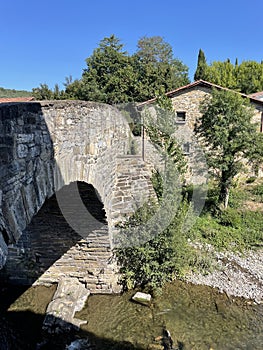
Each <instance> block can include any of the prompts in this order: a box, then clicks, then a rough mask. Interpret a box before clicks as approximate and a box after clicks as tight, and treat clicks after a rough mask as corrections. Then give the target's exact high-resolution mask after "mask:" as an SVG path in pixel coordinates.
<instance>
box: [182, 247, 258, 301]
mask: <svg viewBox="0 0 263 350" xmlns="http://www.w3.org/2000/svg"><path fill="white" fill-rule="evenodd" d="M194 246H195V247H196V248H197V249H200V248H204V247H202V246H201V245H199V244H195V245H194ZM205 249H206V251H208V252H210V253H211V254H212V256H213V259H214V262H215V267H216V268H215V270H214V271H213V272H211V273H208V274H206V275H203V274H201V273H193V272H192V273H190V274H189V275H187V276H186V282H189V283H193V284H199V285H206V286H211V287H213V288H217V289H218V290H219V291H220V292H221V293H223V292H224V293H226V294H227V295H228V296H235V297H243V298H246V299H252V300H254V302H256V303H257V304H260V303H263V248H260V249H258V250H249V251H246V252H243V253H242V254H241V253H233V252H216V251H214V250H213V248H212V246H210V245H206V246H205Z"/></svg>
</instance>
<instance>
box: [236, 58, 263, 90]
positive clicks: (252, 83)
mask: <svg viewBox="0 0 263 350" xmlns="http://www.w3.org/2000/svg"><path fill="white" fill-rule="evenodd" d="M236 79H237V85H238V88H239V90H240V91H241V92H243V93H245V94H251V93H253V92H258V91H262V90H263V64H262V63H258V62H256V61H243V62H242V63H241V64H240V65H239V66H238V67H237V68H236Z"/></svg>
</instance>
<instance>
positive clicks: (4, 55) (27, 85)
mask: <svg viewBox="0 0 263 350" xmlns="http://www.w3.org/2000/svg"><path fill="white" fill-rule="evenodd" d="M262 13H263V1H262V0H252V1H247V0H246V1H244V0H228V1H226V0H218V1H213V0H210V1H208V0H200V1H197V0H188V1H176V0H166V1H159V0H156V1H154V0H151V1H150V0H145V1H144V0H140V1H139V0H132V1H127V2H125V1H124V0H122V1H121V0H112V1H103V0H100V1H94V0H91V1H89V0H53V1H51V0H43V1H37V0H0V42H1V48H0V87H4V88H10V89H24V90H29V91H30V90H32V88H33V87H37V86H39V85H40V83H46V84H48V85H49V87H50V88H53V87H54V85H55V84H56V83H58V84H59V85H60V87H61V88H63V82H64V81H65V77H66V76H69V75H72V76H73V78H74V79H75V78H80V77H81V74H82V70H83V69H84V68H85V67H86V63H85V59H86V58H87V57H88V56H90V55H91V54H92V51H93V50H94V48H96V47H97V46H98V44H99V41H100V40H101V39H103V38H104V37H105V36H110V35H111V34H115V35H116V36H117V37H118V38H120V39H121V40H122V42H123V43H124V44H125V49H126V50H127V51H128V52H129V53H130V54H132V53H134V52H135V51H136V45H137V41H138V39H139V38H141V37H143V36H154V35H159V36H162V37H163V38H164V40H165V41H167V42H168V43H169V44H171V45H172V47H173V51H174V55H175V57H176V58H179V59H180V60H181V61H183V63H184V64H186V65H187V66H188V67H189V76H190V79H191V80H192V79H193V74H194V72H195V69H196V63H197V55H198V51H199V48H202V49H203V51H204V52H205V55H206V58H207V61H208V63H210V62H212V61H215V60H220V61H222V60H225V59H227V58H230V59H231V61H232V62H234V61H235V58H236V57H237V58H238V60H239V62H240V63H241V62H242V61H243V60H255V61H258V62H260V61H261V60H263V47H262V38H263V24H262V22H263V20H262V18H263V17H262Z"/></svg>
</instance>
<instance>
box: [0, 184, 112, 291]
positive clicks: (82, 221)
mask: <svg viewBox="0 0 263 350" xmlns="http://www.w3.org/2000/svg"><path fill="white" fill-rule="evenodd" d="M75 186H77V188H78V190H79V198H80V200H82V202H83V206H84V207H85V214H86V216H85V217H82V212H81V210H80V209H79V205H78V202H77V206H76V207H74V198H70V197H69V198H68V203H69V206H68V210H70V211H71V214H72V215H73V216H74V217H75V218H76V222H77V223H78V224H79V225H81V226H82V229H83V228H85V233H86V237H85V239H84V238H83V236H82V235H80V234H79V233H78V231H77V232H76V231H75V230H74V229H73V228H72V227H71V226H70V225H69V224H68V222H67V221H66V219H65V218H64V215H63V213H62V212H61V209H60V206H59V205H58V202H57V199H56V197H57V196H59V195H60V193H61V192H63V191H64V192H65V195H70V189H71V187H73V188H74V187H75ZM87 213H88V214H89V215H87ZM89 218H90V220H89ZM110 258H111V249H110V240H109V234H108V225H107V219H106V215H105V211H104V208H103V203H102V202H101V201H100V198H98V195H97V192H96V190H95V188H94V187H93V186H92V185H90V184H86V183H84V182H76V183H72V184H70V185H67V186H64V187H63V188H62V189H61V190H60V191H58V193H57V194H54V195H53V196H51V197H50V198H49V199H47V200H46V201H45V203H44V205H43V206H42V207H41V209H40V210H39V212H38V213H37V214H36V215H35V216H34V217H33V219H32V220H31V223H30V224H29V225H28V226H27V228H26V229H25V230H24V231H23V234H22V235H21V237H20V239H19V240H18V242H17V244H15V245H13V246H12V247H10V248H9V258H8V260H7V263H6V265H5V267H4V269H3V270H1V271H0V276H1V279H2V281H5V282H6V283H11V284H20V285H31V284H33V283H34V282H35V281H36V280H38V279H39V281H38V283H56V282H58V280H59V278H60V277H63V276H68V277H78V279H79V280H80V281H82V282H84V283H86V284H87V287H88V288H90V289H91V290H94V289H96V288H100V284H99V279H102V280H103V273H100V272H101V270H103V269H104V271H105V269H107V267H108V264H109V263H110ZM111 272H113V271H112V270H111ZM101 284H102V283H101ZM105 284H106V282H105ZM104 288H106V287H105V286H104Z"/></svg>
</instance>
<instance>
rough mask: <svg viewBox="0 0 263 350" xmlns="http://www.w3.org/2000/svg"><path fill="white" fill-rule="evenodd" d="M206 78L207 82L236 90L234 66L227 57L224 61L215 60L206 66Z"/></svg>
mask: <svg viewBox="0 0 263 350" xmlns="http://www.w3.org/2000/svg"><path fill="white" fill-rule="evenodd" d="M206 78H207V80H208V81H209V82H211V83H214V84H217V85H220V86H223V87H226V88H228V89H233V90H238V86H237V80H236V73H235V66H234V65H233V64H232V63H231V62H230V60H229V59H227V60H226V61H224V62H220V61H215V62H213V63H212V64H211V65H210V66H208V67H207V68H206Z"/></svg>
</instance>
